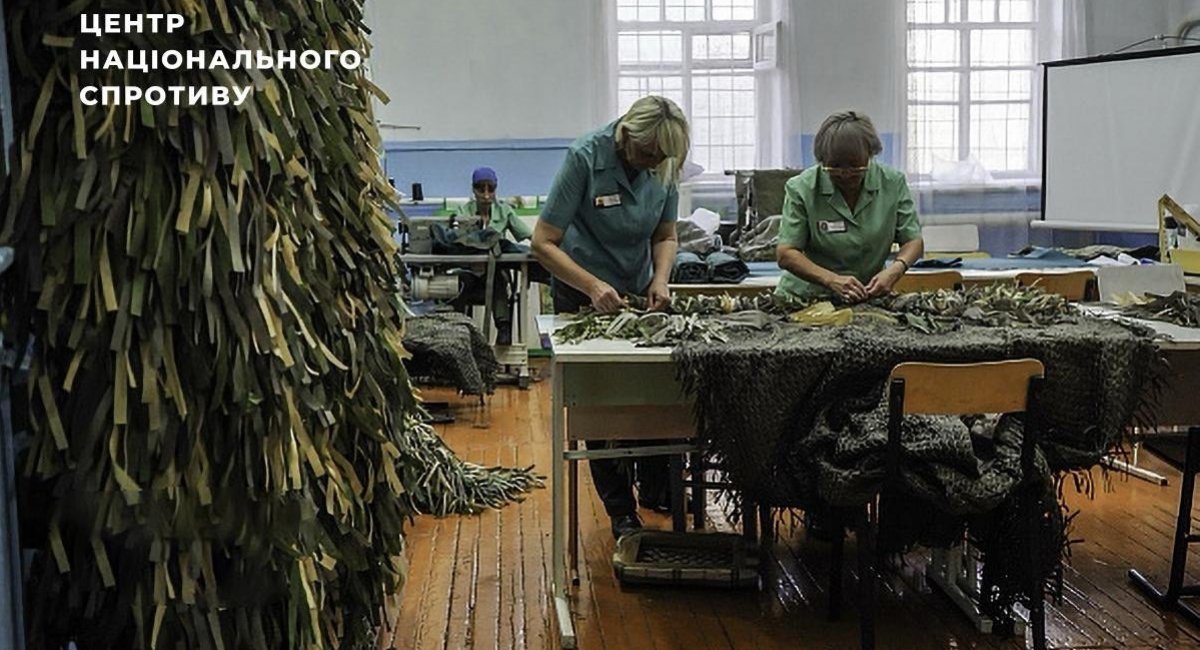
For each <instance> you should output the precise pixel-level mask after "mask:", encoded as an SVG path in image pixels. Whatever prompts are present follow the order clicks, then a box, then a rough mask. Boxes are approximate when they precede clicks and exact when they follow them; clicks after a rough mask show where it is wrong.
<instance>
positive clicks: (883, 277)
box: [867, 264, 904, 298]
mask: <svg viewBox="0 0 1200 650" xmlns="http://www.w3.org/2000/svg"><path fill="white" fill-rule="evenodd" d="M903 276H904V266H902V265H901V264H892V265H891V266H889V267H887V268H886V269H884V270H882V271H880V272H879V273H876V274H875V277H873V278H871V281H870V282H868V283H867V295H868V296H869V297H871V298H874V297H876V296H886V295H887V294H889V293H891V292H892V287H894V286H896V283H897V282H899V281H900V278H901V277H903Z"/></svg>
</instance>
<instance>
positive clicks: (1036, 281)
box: [1017, 271, 1096, 300]
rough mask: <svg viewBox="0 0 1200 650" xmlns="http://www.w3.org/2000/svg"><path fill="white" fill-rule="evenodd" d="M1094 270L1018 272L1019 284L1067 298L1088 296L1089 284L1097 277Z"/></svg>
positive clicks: (1073, 298)
mask: <svg viewBox="0 0 1200 650" xmlns="http://www.w3.org/2000/svg"><path fill="white" fill-rule="evenodd" d="M1095 277H1096V275H1095V273H1093V272H1092V271H1068V272H1065V273H1037V272H1033V271H1029V272H1025V273H1018V274H1017V284H1019V285H1021V286H1023V287H1032V286H1036V287H1038V288H1040V289H1041V290H1042V291H1045V292H1046V293H1057V294H1058V295H1060V296H1062V297H1063V298H1066V299H1067V300H1083V299H1085V298H1087V294H1088V285H1089V284H1090V283H1091V282H1092V281H1093V280H1094V279H1095Z"/></svg>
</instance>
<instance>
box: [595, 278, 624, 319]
mask: <svg viewBox="0 0 1200 650" xmlns="http://www.w3.org/2000/svg"><path fill="white" fill-rule="evenodd" d="M588 297H589V298H591V299H592V309H595V310H596V311H598V312H600V313H601V314H611V313H613V312H617V311H621V308H622V307H624V306H625V299H624V298H622V297H621V294H619V293H617V290H616V289H614V288H612V286H610V285H609V284H608V283H607V282H604V281H601V280H597V281H596V284H595V285H594V286H593V287H592V290H591V291H589V292H588Z"/></svg>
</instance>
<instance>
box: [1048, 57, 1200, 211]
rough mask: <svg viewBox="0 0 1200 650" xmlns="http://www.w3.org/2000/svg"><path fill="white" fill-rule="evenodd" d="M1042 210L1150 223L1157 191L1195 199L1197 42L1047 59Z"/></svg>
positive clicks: (1199, 179) (1199, 189)
mask: <svg viewBox="0 0 1200 650" xmlns="http://www.w3.org/2000/svg"><path fill="white" fill-rule="evenodd" d="M1045 75H1046V78H1045V96H1044V101H1045V111H1046V114H1045V120H1043V134H1042V146H1043V147H1044V148H1045V149H1044V151H1043V159H1042V219H1044V220H1045V221H1046V223H1045V224H1044V225H1045V226H1048V227H1057V228H1073V229H1085V228H1086V229H1096V230H1129V231H1151V230H1154V231H1157V229H1158V209H1157V202H1158V198H1159V197H1160V196H1162V195H1163V194H1169V195H1171V198H1173V199H1175V201H1176V202H1178V203H1180V204H1183V205H1188V204H1193V205H1195V204H1200V47H1186V48H1174V49H1168V50H1156V51H1153V52H1137V53H1132V54H1127V55H1114V56H1108V57H1096V58H1090V59H1075V60H1071V61H1055V62H1051V63H1047V64H1045Z"/></svg>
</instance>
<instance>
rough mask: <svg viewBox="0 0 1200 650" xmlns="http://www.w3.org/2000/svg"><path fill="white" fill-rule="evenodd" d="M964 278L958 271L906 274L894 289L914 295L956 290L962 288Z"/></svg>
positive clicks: (897, 291)
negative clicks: (916, 293)
mask: <svg viewBox="0 0 1200 650" xmlns="http://www.w3.org/2000/svg"><path fill="white" fill-rule="evenodd" d="M962 281H963V276H962V273H959V272H958V271H931V272H928V273H926V272H924V271H921V272H914V273H905V274H904V275H903V276H902V277H901V278H900V279H899V280H898V281H897V282H896V286H894V287H892V291H895V292H896V293H914V292H917V291H937V290H938V289H954V288H957V287H960V286H962Z"/></svg>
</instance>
